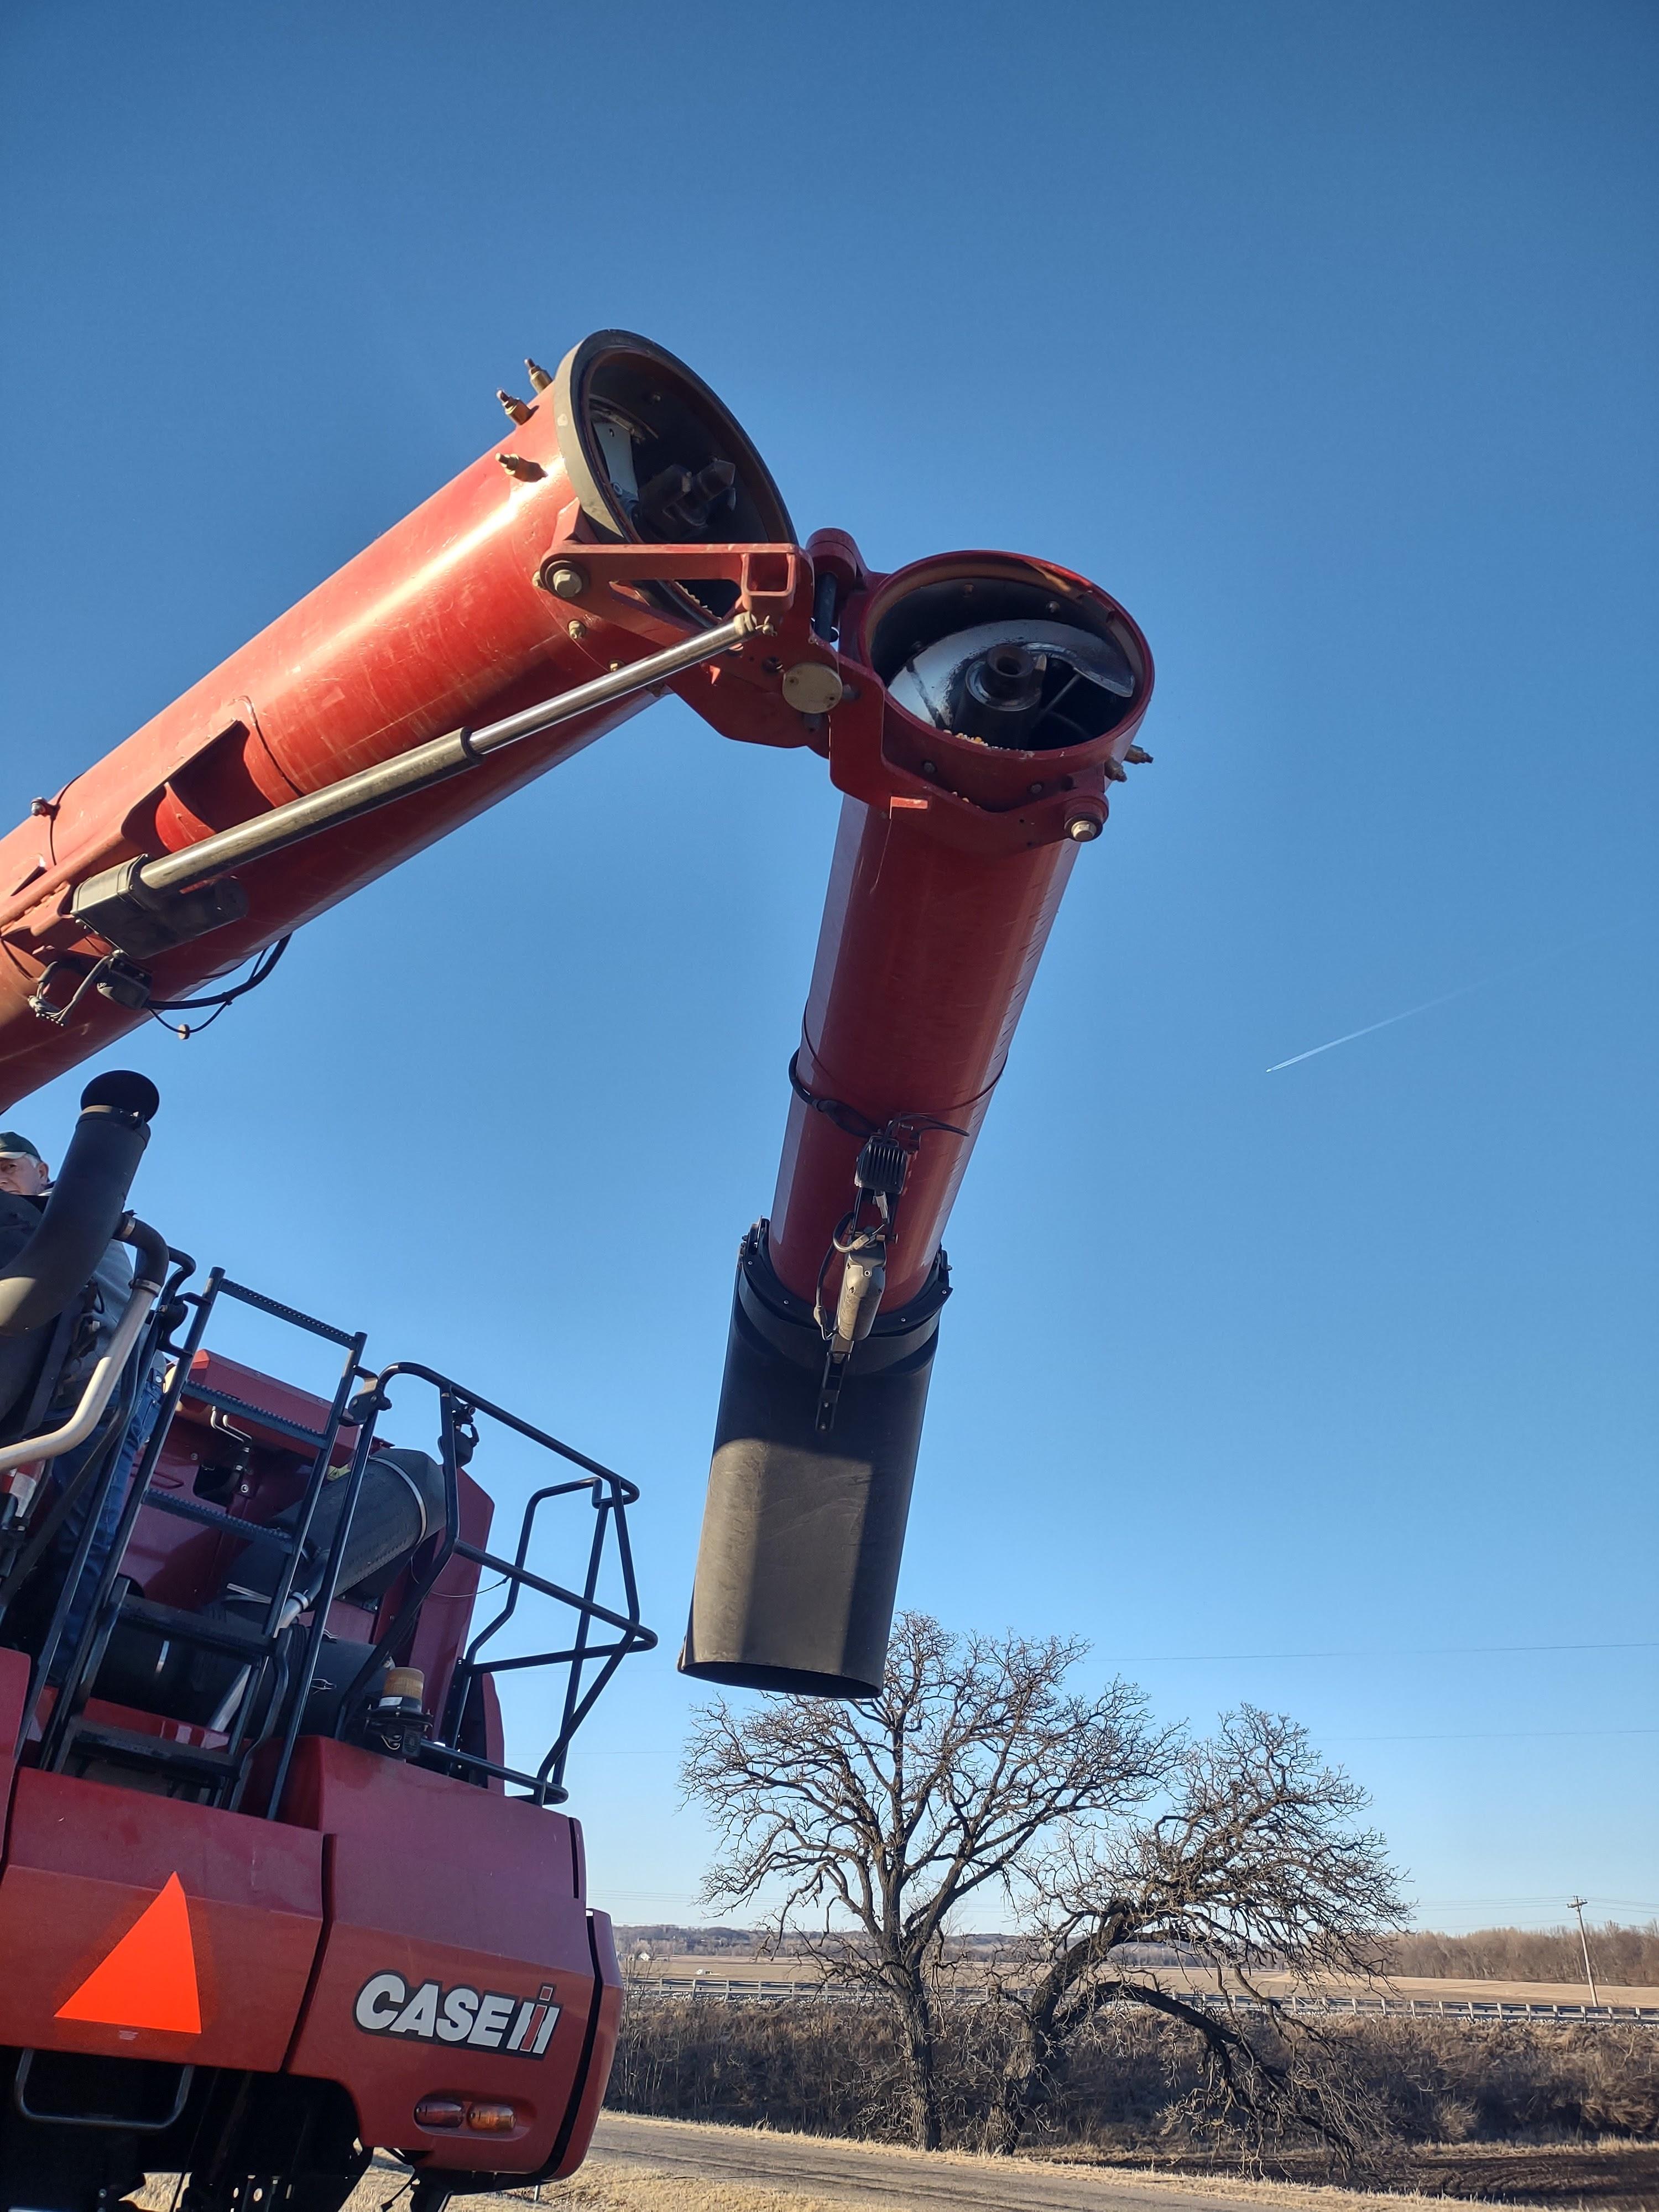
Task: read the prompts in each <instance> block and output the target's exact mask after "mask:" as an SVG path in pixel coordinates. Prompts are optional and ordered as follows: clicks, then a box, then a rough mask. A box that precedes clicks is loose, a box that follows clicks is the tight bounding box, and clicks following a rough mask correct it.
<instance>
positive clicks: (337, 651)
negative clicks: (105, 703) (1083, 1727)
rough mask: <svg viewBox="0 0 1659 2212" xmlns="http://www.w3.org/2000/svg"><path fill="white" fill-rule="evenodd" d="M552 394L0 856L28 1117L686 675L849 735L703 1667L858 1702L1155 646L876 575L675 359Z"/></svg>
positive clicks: (1004, 565)
mask: <svg viewBox="0 0 1659 2212" xmlns="http://www.w3.org/2000/svg"><path fill="white" fill-rule="evenodd" d="M531 374H532V386H533V391H534V397H533V398H529V399H518V398H513V397H511V396H510V395H507V394H503V395H501V398H502V404H503V406H504V407H505V409H506V410H507V418H508V420H507V435H505V436H504V437H503V438H502V439H501V442H500V443H499V444H498V445H496V446H495V447H492V448H491V449H490V450H489V452H488V453H485V454H483V456H482V457H481V458H480V459H478V460H477V461H476V462H474V463H473V464H472V465H471V467H469V468H467V469H465V470H463V471H462V472H461V473H460V475H459V476H458V477H455V478H454V479H453V481H452V482H451V483H448V484H447V485H445V486H444V488H443V489H441V491H439V492H437V493H435V495H433V496H432V498H430V499H429V500H428V501H426V503H425V504H424V505H423V506H422V507H418V508H416V511H415V512H414V513H412V514H410V515H409V516H407V517H406V518H405V519H404V520H403V521H401V522H399V523H398V524H396V525H394V526H393V527H392V529H391V530H389V531H387V532H386V534H385V536H384V537H382V538H379V539H378V540H377V541H376V542H375V543H374V544H372V545H371V546H369V547H368V549H367V550H365V551H364V552H362V553H361V554H359V555H358V556H356V559H355V560H353V561H351V562H348V563H347V564H346V566H345V567H344V568H341V569H340V570H338V571H337V573H336V574H334V575H332V576H331V577H330V578H329V579H328V580H327V581H326V582H325V583H323V584H321V585H319V586H318V588H317V589H316V590H315V591H314V592H312V593H311V594H310V595H309V597H308V598H307V599H302V600H301V602H300V603H299V605H297V606H295V607H294V608H292V609H290V610H289V612H288V613H287V614H285V615H283V616H281V617H278V618H277V620H276V622H274V623H271V625H270V628H269V629H265V630H264V631H263V632H262V633H261V634H260V635H258V637H256V638H255V639H253V640H252V642H251V643H250V644H248V645H246V646H245V647H242V648H241V649H240V651H239V652H237V653H234V654H233V655H232V656H231V657H230V659H228V660H227V661H225V662H224V663H223V664H222V665H221V666H220V667H218V668H217V669H216V670H215V671H213V672H212V673H211V674H210V675H209V676H207V677H205V678H203V680H202V681H201V682H200V683H199V684H197V685H196V686H195V687H194V688H193V689H192V690H190V691H188V692H186V693H185V695H184V696H183V697H182V698H180V699H179V700H177V701H175V702H174V703H173V705H172V706H170V707H168V708H165V709H163V711H162V712H161V714H158V715H156V716H155V719H154V720H151V721H150V722H149V723H147V724H146V725H145V726H144V727H143V729H141V730H140V731H139V732H137V734H136V735H135V736H133V737H131V738H128V739H127V740H126V741H125V743H124V744H119V745H117V746H116V747H115V748H114V749H113V750H112V751H110V752H109V753H107V754H106V755H105V757H103V758H102V759H101V760H100V761H99V762H98V763H96V764H95V765H94V766H93V767H92V768H90V769H88V770H87V771H86V772H85V773H84V774H83V775H79V776H77V777H76V778H75V779H74V781H71V782H70V784H69V785H68V786H66V787H65V788H64V790H62V791H60V792H59V793H57V794H56V795H55V796H53V797H49V798H42V799H38V800H36V802H35V805H34V809H33V814H32V816H31V817H30V818H29V819H28V820H27V822H25V823H23V824H21V827H19V828H18V829H15V831H13V832H12V833H11V835H10V836H9V837H8V838H6V839H5V840H4V841H3V842H0V941H3V947H4V952H5V958H4V961H3V962H0V1079H3V1081H4V1085H5V1088H4V1091H3V1094H0V1107H3V1105H4V1104H6V1103H9V1102H10V1101H12V1100H15V1098H17V1097H19V1096H21V1094H22V1093H23V1092H25V1091H30V1090H33V1088H34V1086H35V1085H38V1084H40V1083H42V1082H44V1081H46V1080H47V1079H49V1078H51V1077H52V1076H54V1075H56V1074H58V1073H60V1072H61V1071H62V1070H64V1068H66V1067H69V1066H72V1065H74V1064H75V1063H76V1061H77V1060H82V1059H83V1058H84V1057H85V1056H86V1055H87V1054H89V1053H92V1052H95V1051H97V1050H98V1049H100V1048H101V1047H103V1046H105V1045H106V1044H108V1043H109V1042H111V1041H112V1040H113V1039H114V1038H115V1037H117V1036H120V1035H122V1034H123V1033H124V1032H125V1031H127V1030H131V1028H133V1027H134V1026H135V1024H137V1023H139V1022H141V1021H142V1020H143V1019H144V1018H145V1017H146V1012H147V1010H148V1008H149V1006H151V1005H152V1004H154V1005H156V1006H166V1005H167V1003H168V1002H171V1001H175V1000H179V999H181V998H182V997H184V996H185V994H188V993H189V992H191V990H193V989H195V988H196V987H197V986H199V985H201V984H202V983H204V981H209V980H210V979H213V978H219V977H223V976H226V975H229V974H230V973H231V972H232V971H233V970H234V969H235V968H236V967H237V966H238V965H239V964H240V963H242V962H243V961H245V960H246V959H247V958H249V957H252V955H254V954H256V953H258V951H261V950H262V949H263V948H265V947H267V946H270V945H273V944H274V943H275V942H276V940H277V939H279V938H281V937H283V935H285V934H286V933H288V932H289V931H291V930H293V929H295V927H298V926H299V925H300V924H301V923H302V922H304V921H307V920H308V919H309V918H310V917H311V916H313V915H316V914H319V913H320V912H322V911H323V910H324V909H325V908H327V907H329V906H331V905H332V904H333V903H334V902H336V901H337V900H339V899H341V898H343V897H344V896H347V894H348V893H349V892H350V891H353V890H356V889H358V888H359V887H360V886H362V884H367V883H369V882H372V881H373V880H374V878H376V877H378V876H380V875H381V874H383V873H384V872H386V870H387V869H389V868H391V867H393V866H396V865H397V863H398V861H400V860H404V859H406V858H407V857H409V856H410V854H414V853H416V852H418V851H420V850H421V849H422V848H424V847H425V846H427V845H428V844H430V843H432V842H434V841H435V840H436V839H437V838H439V837H441V836H444V835H445V834H446V833H447V831H448V830H450V829H454V828H456V827H457V826H458V825H459V824H460V823H463V822H465V821H467V820H469V819H470V818H471V817H473V816H474V815H476V814H477V813H479V812H480V811H483V809H484V808H485V807H487V806H489V805H493V804H494V803H495V801H496V800H498V799H502V798H504V797H505V796H506V795H507V793H509V792H511V791H513V790H515V789H517V788H518V787H520V785H522V784H524V783H526V782H527V781H530V780H531V779H532V777H534V776H537V775H541V774H542V773H543V772H544V770H546V769H550V768H551V767H553V766H555V765H556V764H557V763H559V762H560V761H562V760H565V759H568V757H570V755H571V754H573V753H574V752H575V751H577V750H579V749H580V747H582V746H583V745H586V744H588V743H590V742H591V741H592V739H593V738H597V737H599V736H600V735H602V734H603V733H604V732H605V731H606V730H609V729H611V728H613V727H615V726H617V724H618V723H619V722H620V721H622V720H624V719H625V718H626V717H627V716H629V714H634V713H636V712H637V711H638V710H639V709H640V708H641V707H643V706H644V705H646V704H647V702H649V700H651V699H652V698H653V697H657V696H661V694H662V693H663V692H664V691H665V690H672V691H674V692H676V693H677V694H678V696H680V697H681V698H683V699H684V700H685V701H686V702H688V703H689V704H690V705H691V706H693V707H694V708H696V710H697V712H698V713H699V714H702V716H703V718H704V719H705V720H707V721H708V722H709V723H710V724H711V725H712V726H714V728H715V729H716V730H717V731H720V732H721V733H723V734H724V735H726V736H728V737H731V738H737V739H739V740H742V741H744V742H745V743H750V744H768V745H778V746H792V747H797V748H799V749H801V750H805V751H810V752H812V753H815V754H817V756H818V757H820V758H822V759H823V761H824V762H825V763H826V764H827V766H828V769H829V781H831V783H832V784H833V785H834V786H835V787H836V788H837V789H838V790H839V791H840V792H841V793H842V822H841V829H840V835H839V837H838V839H837V842H836V855H835V860H834V864H833V867H832V870H831V874H830V881H829V892H828V896H827V898H826V901H825V906H824V914H823V927H822V930H821V933H820V937H819V943H818V953H817V962H816V964H815V967H814V970H813V975H812V980H811V988H810V991H809V994H808V998H807V1003H806V1009H805V1019H804V1022H803V1024H802V1030H801V1034H800V1036H799V1040H798V1041H795V1049H794V1051H793V1057H792V1056H791V1055H790V1054H789V1053H787V1052H781V1054H780V1059H781V1060H788V1073H789V1081H790V1093H789V1107H788V1121H787V1130H786V1134H785V1139H784V1146H783V1157H782V1162H781V1167H780V1170H779V1175H778V1181H777V1186H776V1190H775V1195H774V1198H773V1201H772V1206H771V1209H770V1212H769V1216H768V1217H767V1218H765V1219H763V1220H762V1221H760V1222H758V1223H757V1225H756V1226H755V1227H754V1228H753V1229H752V1230H751V1231H750V1232H749V1234H748V1235H747V1237H745V1238H744V1242H743V1246H742V1250H741V1255H740V1258H739V1262H738V1280H737V1288H736V1294H735V1297H734V1302H733V1307H732V1327H731V1336H730V1342H729V1348H728V1352H727V1359H726V1376H725V1381H724V1383H723V1386H722V1389H721V1394H720V1411H719V1415H718V1419H717V1424H716V1431H715V1442H714V1463H713V1471H712V1474H711V1478H710V1486H709V1492H708V1507H707V1512H706V1516H705V1520H704V1525H703V1533H702V1547H701V1550H700V1553H699V1557H698V1563H697V1569H696V1583H695V1589H694V1592H693V1596H692V1601H691V1610H690V1626H689V1628H688V1631H687V1635H686V1640H685V1647H684V1652H683V1654H682V1657H681V1665H682V1666H683V1667H684V1669H685V1670H686V1671H687V1672H688V1673H690V1674H696V1675H698V1676H701V1677H703V1678H705V1679H708V1680H717V1681H723V1682H732V1683H738V1684H747V1685H750V1686H757V1687H761V1688H775V1689H776V1688H785V1689H805V1690H811V1691H819V1692H829V1693H830V1694H840V1695H859V1694H862V1693H864V1692H867V1691H868V1690H870V1689H871V1688H872V1687H873V1686H875V1685H876V1684H877V1683H878V1681H879V1680H880V1674H881V1666H882V1660H883V1655H884V1649H885V1644H886V1638H887V1633H888V1628H889V1625H890V1616H891V1611H892V1607H893V1602H894V1595H895V1589H896V1578H897V1573H898V1565H899V1556H900V1552H901V1549H902V1541H903V1534H904V1525H905V1519H906V1515H907V1512H908V1501H909V1492H910V1486H911V1480H912V1477H913V1474H914V1472H915V1462H916V1455H917V1450H918V1446H919V1442H920V1437H921V1419H922V1413H923V1407H924V1404H925V1401H926V1397H927V1384H928V1377H929V1374H930V1371H931V1368H932V1363H933V1351H934V1346H935V1342H936V1340H937V1334H938V1329H939V1310H940V1307H941V1306H942V1304H944V1301H945V1296H946V1295H947V1292H948V1289H949V1281H948V1275H947V1271H946V1265H945V1255H944V1253H943V1251H942V1250H941V1249H940V1240H941V1237H942V1235H943V1232H944V1229H945V1222H946V1219H947V1218H948V1216H949V1213H950V1210H951V1202H952V1200H954V1198H955V1195H956V1192H957V1188H958V1186H959V1185H960V1182H961V1180H962V1176H963V1172H964V1170H965V1169H966V1166H967V1164H968V1158H969V1153H970V1152H971V1151H972V1148H973V1144H974V1140H975V1137H976V1135H977V1133H978V1131H979V1128H980V1126H981V1122H982V1121H983V1119H984V1116H985V1113H986V1111H987V1107H988V1105H989V1103H990V1098H991V1095H992V1091H993V1090H994V1086H995V1084H996V1080H997V1078H998V1076H999V1074H1000V1072H1001V1068H1002V1066H1003V1062H1004V1060H1005V1058H1006V1054H1007V1051H1008V1048H1009V1044H1010V1042H1011V1040H1012V1035H1013V1030H1014V1027H1015V1024H1016V1023H1017V1021H1018V1017H1019V1013H1020V1009H1021V1007H1022V1006H1023V1005H1024V999H1025V994H1026V992H1027V990H1028V989H1029V987H1030V981H1031V977H1032V975H1033V973H1034V971H1035V969H1036V963H1037V960H1038V958H1039V957H1040V955H1041V953H1042V946H1043V944H1044V942H1045V940H1046V939H1047V936H1048V929H1049V927H1050V924H1051V923H1052V921H1053V919H1054V912H1055V909H1056V907H1057V906H1058V903H1059V901H1060V895H1061V893H1062V891H1063V890H1064V888H1065V884H1066V878H1067V876H1068V875H1069V873H1070V870H1071V867H1072V864H1073V860H1075V858H1076V856H1077V854H1078V851H1079V848H1080V847H1081V846H1083V845H1085V844H1087V843H1090V842H1092V841H1093V840H1094V839H1095V838H1096V837H1097V836H1098V835H1099V834H1100V832H1101V830H1102V829H1103V827H1104V825H1105V823H1106V819H1107V811H1108V805H1107V797H1108V790H1109V786H1110V785H1111V784H1112V783H1115V782H1121V781H1123V780H1124V777H1125V775H1126V772H1127V765H1128V764H1130V763H1135V762H1137V761H1141V760H1144V759H1146V757H1147V756H1146V754H1144V753H1143V752H1141V751H1140V750H1139V747H1138V746H1137V745H1136V744H1135V743H1134V738H1135V733H1136V732H1137V730H1138V729H1139V726H1140V723H1141V720H1142V718H1143V717H1144V715H1145V714H1146V707H1147V703H1148V701H1149V699H1150V697H1151V694H1152V656H1151V654H1150V653H1149V651H1148V649H1147V646H1146V640H1145V639H1144V638H1143V636H1142V635H1141V633H1140V631H1139V629H1138V628H1137V627H1136V625H1135V623H1133V620H1132V619H1131V618H1130V617H1129V616H1128V615H1127V613H1126V612H1125V611H1124V610H1123V609H1122V608H1121V606H1120V605H1118V604H1117V602H1116V601H1115V599H1112V598H1110V597H1109V595H1108V594H1107V593H1106V592H1103V591H1102V590H1101V589H1100V588H1099V587H1098V586H1096V585H1093V584H1091V583H1089V582H1088V581H1086V580H1085V579H1083V578H1082V577H1079V576H1076V575H1073V574H1070V573H1068V572H1067V571H1066V570H1065V569H1062V568H1058V567H1056V566H1055V565H1054V563H1052V562H1046V561H1041V560H1035V559H1030V558H1028V557H1025V556H1019V555H1014V554H1006V553H994V552H965V553H954V554H947V555H942V556H935V557H933V558H932V559H929V560H926V561H921V562H916V563H915V564H914V565H912V566H910V567H908V568H902V569H900V570H898V571H897V572H896V573H894V574H877V573H875V572H873V571H872V570H871V569H870V568H868V566H867V565H866V562H865V561H864V559H863V557H862V556H861V555H860V552H859V550H858V548H857V546H856V545H855V544H854V542H853V540H852V539H851V538H849V537H848V536H847V535H846V534H845V533H844V532H841V531H837V530H823V531H819V532H816V533H815V534H814V535H813V536H811V538H808V539H807V540H806V541H805V544H800V543H798V542H797V538H796V533H795V531H794V527H793V524H792V522H791V520H790V519H789V515H788V513H787V509H786V508H785V507H784V504H783V501H782V499H781V496H780V495H779V493H778V490H777V488H776V486H775V483H774V482H773V480H772V477H771V476H770V474H769V472H768V471H767V469H766V466H765V465H764V463H763V461H762V459H761V458H760V456H759V454H758V453H757V452H756V450H755V448H754V447H753V446H752V445H751V443H750V441H749V439H748V438H747V437H746V436H745V435H744V432H743V430H742V429H741V428H739V426H738V423H737V422H736V420H735V419H734V418H733V416H732V415H731V413H730V412H729V410H727V409H726V407H725V406H724V405H723V404H722V403H721V402H720V400H719V399H718V398H716V397H715V396H714V393H713V392H711V391H710V390H709V389H708V386H706V385H705V384H703V383H702V380H700V379H699V378H697V377H696V375H694V374H692V372H691V371H690V369H689V368H686V367H685V366H684V363H683V362H679V361H677V360H676V359H675V358H674V356H672V355H671V354H669V353H667V352H665V350H664V349H662V348H660V347H659V346H657V345H654V344H653V343H651V342H650V341H649V340H647V339H645V338H641V337H635V336H634V335H632V334H631V333H629V332H626V331H600V332H599V333H597V334H596V335H595V336H593V337H590V338H587V339H586V340H585V341H584V342H583V343H581V344H580V345H579V346H577V347H575V348H574V349H573V350H572V352H571V353H570V354H569V355H568V356H567V357H566V359H565V360H564V362H563V363H562V366H561V367H560V368H559V370H558V372H557V374H556V375H554V376H551V377H550V376H548V375H546V374H544V372H542V371H540V370H538V369H536V368H533V365H532V371H531ZM503 732H507V733H508V734H505V735H504V734H503ZM486 738H488V739H489V742H485V739H486ZM629 803H631V801H630V802H629ZM210 841H212V842H210ZM192 848H203V849H202V850H201V851H199V852H193V851H192ZM782 1080H783V1069H782V1067H780V1084H782Z"/></svg>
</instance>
